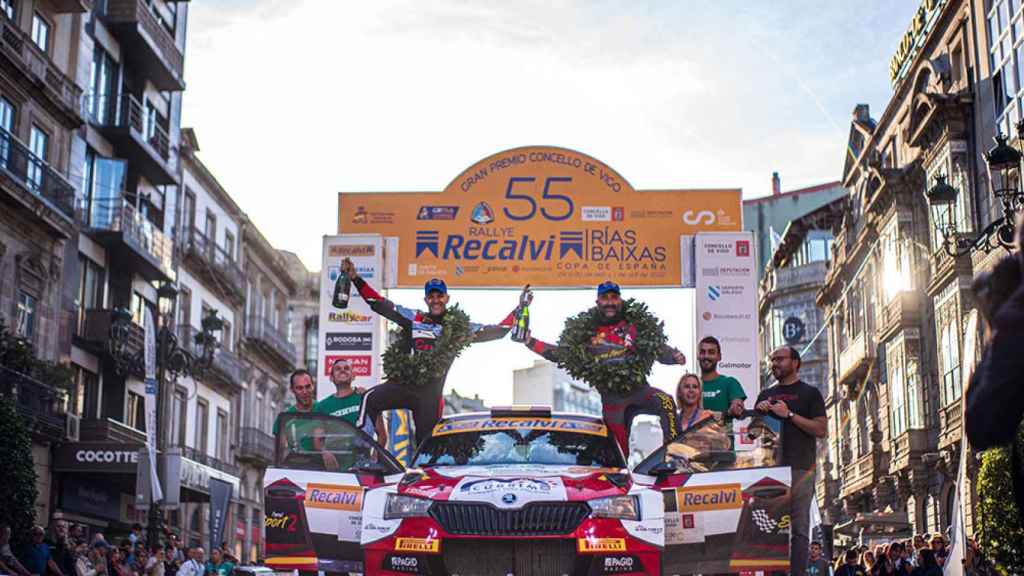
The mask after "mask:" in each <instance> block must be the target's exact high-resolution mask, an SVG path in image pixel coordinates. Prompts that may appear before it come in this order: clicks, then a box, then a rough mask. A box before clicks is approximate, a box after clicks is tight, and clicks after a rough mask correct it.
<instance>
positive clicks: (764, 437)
mask: <svg viewBox="0 0 1024 576" xmlns="http://www.w3.org/2000/svg"><path fill="white" fill-rule="evenodd" d="M744 417H750V418H752V420H751V421H750V424H749V426H748V432H747V434H748V437H752V438H753V440H754V441H753V449H744V450H740V451H736V450H733V448H732V441H731V439H730V434H729V433H728V429H727V428H726V427H725V426H724V425H723V423H722V422H721V421H719V420H718V419H717V418H716V417H713V416H709V417H707V418H705V419H704V420H701V421H700V422H697V423H696V424H694V426H692V427H691V428H689V429H688V430H686V431H685V432H683V433H682V434H680V435H679V436H677V437H676V438H675V439H674V440H673V441H672V442H669V443H668V444H666V445H664V446H662V447H661V448H659V449H657V450H655V451H654V452H652V453H651V454H650V456H648V457H647V458H645V459H644V461H643V462H641V463H640V464H638V465H637V466H636V468H635V469H634V470H633V477H634V480H635V481H636V482H637V483H640V484H649V485H651V486H653V487H654V488H656V489H660V490H661V492H662V496H663V497H664V503H665V551H664V554H663V555H662V572H663V574H665V575H666V576H668V575H674V574H721V573H738V572H753V571H760V570H763V571H772V572H774V571H780V572H785V571H788V569H789V523H790V522H789V508H790V490H789V489H790V486H791V483H790V482H791V481H790V469H789V467H783V466H776V463H777V462H779V461H780V457H781V444H780V439H781V434H780V427H779V422H778V421H777V420H775V419H773V418H766V417H764V416H762V415H761V414H760V413H757V412H747V413H746V414H744Z"/></svg>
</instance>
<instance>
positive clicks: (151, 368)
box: [143, 306, 164, 503]
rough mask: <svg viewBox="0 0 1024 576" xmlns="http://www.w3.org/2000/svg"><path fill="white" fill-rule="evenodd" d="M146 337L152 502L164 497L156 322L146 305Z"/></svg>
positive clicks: (147, 446) (147, 431) (147, 437)
mask: <svg viewBox="0 0 1024 576" xmlns="http://www.w3.org/2000/svg"><path fill="white" fill-rule="evenodd" d="M145 314H146V315H145V324H146V328H145V330H146V339H145V349H144V359H145V364H146V380H145V383H146V396H145V399H144V402H143V404H144V406H145V409H146V450H147V452H148V453H149V466H148V468H149V474H150V482H149V485H150V486H151V488H152V496H153V502H154V503H155V502H159V501H161V500H163V499H164V493H163V490H161V489H160V480H159V479H158V477H157V474H156V426H157V422H156V419H157V414H156V395H157V394H158V393H159V387H158V386H157V381H156V322H155V321H154V320H153V311H152V310H150V309H149V307H148V306H147V307H146V312H145Z"/></svg>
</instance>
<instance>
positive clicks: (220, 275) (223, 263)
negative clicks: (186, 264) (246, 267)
mask: <svg viewBox="0 0 1024 576" xmlns="http://www.w3.org/2000/svg"><path fill="white" fill-rule="evenodd" d="M182 244H183V246H182V249H183V252H184V256H185V257H186V258H194V259H195V261H196V263H197V264H198V265H199V268H200V269H199V272H200V273H202V274H206V275H208V276H209V277H211V279H213V280H214V281H215V282H216V284H217V285H218V286H220V287H221V288H222V289H223V290H224V291H225V292H226V293H227V294H228V295H230V296H233V297H234V298H235V299H236V300H238V301H242V300H244V299H245V274H244V273H243V272H242V268H241V267H240V266H239V265H238V262H237V261H236V260H235V259H234V257H233V256H232V255H231V254H229V253H228V252H227V251H226V250H224V249H223V248H221V247H220V246H218V245H217V243H216V241H215V240H213V239H210V238H207V237H206V235H205V234H203V233H202V232H201V231H200V230H199V229H198V228H194V227H190V228H188V229H186V230H185V237H184V241H183V242H182Z"/></svg>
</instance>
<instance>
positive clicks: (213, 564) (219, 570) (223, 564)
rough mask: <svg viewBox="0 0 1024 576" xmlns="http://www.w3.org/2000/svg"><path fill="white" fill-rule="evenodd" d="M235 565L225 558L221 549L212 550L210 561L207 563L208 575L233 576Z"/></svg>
mask: <svg viewBox="0 0 1024 576" xmlns="http://www.w3.org/2000/svg"><path fill="white" fill-rule="evenodd" d="M234 570H235V565H234V564H232V563H231V562H229V561H228V560H227V559H225V558H224V552H223V551H221V549H220V548H214V549H213V550H210V561H209V562H207V563H206V573H207V574H210V575H212V576H231V573H232V572H233V571H234Z"/></svg>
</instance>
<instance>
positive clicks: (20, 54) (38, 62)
mask: <svg viewBox="0 0 1024 576" xmlns="http://www.w3.org/2000/svg"><path fill="white" fill-rule="evenodd" d="M67 3H69V2H58V4H67ZM71 3H74V2H71ZM0 14H2V13H0ZM0 65H2V66H3V68H5V69H6V70H5V72H6V71H7V70H10V69H13V71H14V72H15V73H16V75H13V76H12V78H13V79H15V80H16V81H18V83H19V84H21V85H22V87H23V88H24V89H25V90H28V91H32V92H34V93H38V94H39V95H40V96H41V97H40V98H39V99H38V102H39V103H40V104H41V105H42V106H43V107H44V108H46V109H47V111H49V112H50V113H52V114H53V115H54V116H55V117H56V118H57V119H58V120H59V121H60V122H61V124H63V125H64V126H65V127H66V128H70V129H75V128H78V127H79V126H81V125H82V122H83V119H82V115H81V110H80V108H79V107H80V105H81V101H82V89H81V88H79V87H78V84H75V82H74V81H73V80H72V79H71V78H68V77H67V75H65V74H64V72H62V71H61V70H60V68H58V67H57V65H56V64H54V62H53V60H50V57H49V56H48V55H47V54H46V53H45V52H43V51H42V50H41V49H40V48H39V47H38V46H36V45H35V43H34V42H32V38H31V37H29V35H28V33H27V32H25V31H24V30H22V29H21V28H19V27H18V25H17V24H16V23H15V22H12V21H10V20H8V19H7V17H6V15H0Z"/></svg>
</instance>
